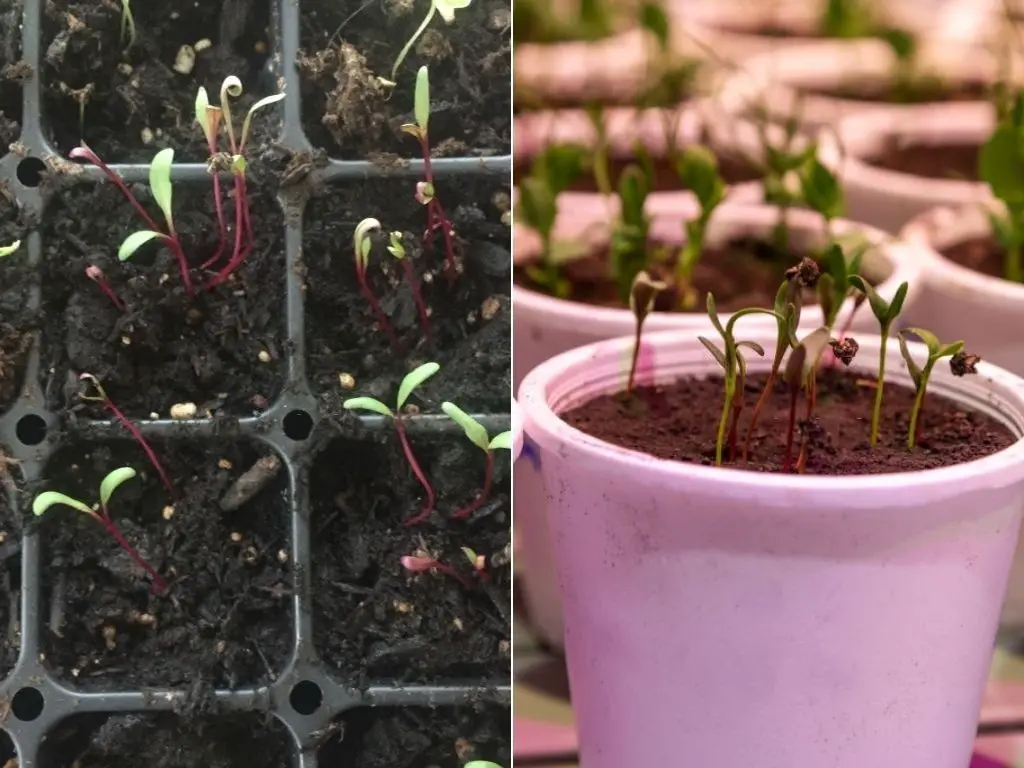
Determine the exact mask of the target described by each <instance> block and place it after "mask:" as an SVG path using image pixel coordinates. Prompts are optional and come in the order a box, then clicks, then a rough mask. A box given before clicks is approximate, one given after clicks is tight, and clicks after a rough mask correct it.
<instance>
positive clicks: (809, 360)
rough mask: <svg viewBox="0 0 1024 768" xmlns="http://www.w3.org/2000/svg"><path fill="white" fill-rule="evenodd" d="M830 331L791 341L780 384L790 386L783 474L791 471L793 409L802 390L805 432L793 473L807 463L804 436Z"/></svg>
mask: <svg viewBox="0 0 1024 768" xmlns="http://www.w3.org/2000/svg"><path fill="white" fill-rule="evenodd" d="M831 333H832V329H831V328H828V327H827V326H822V327H821V328H817V329H816V330H813V331H811V332H810V333H809V334H807V335H806V336H805V337H804V338H803V339H800V340H797V339H796V338H793V340H792V344H793V351H792V352H791V353H790V355H789V359H788V360H787V361H786V369H785V371H784V372H783V376H782V378H783V380H784V381H785V382H786V384H787V385H788V386H789V427H788V431H787V433H786V457H785V463H784V464H783V471H784V472H788V471H789V470H790V469H792V468H793V431H794V430H795V428H796V405H797V399H798V398H799V396H800V392H801V390H804V391H806V392H807V414H806V417H805V420H804V421H805V425H806V427H805V429H804V432H803V436H802V437H801V440H800V454H799V456H798V457H797V462H796V469H797V471H798V472H801V473H802V472H803V471H804V467H805V464H806V460H807V433H808V429H807V428H809V427H810V424H811V420H812V419H813V418H814V407H815V406H816V405H817V402H818V363H819V362H820V360H821V356H822V354H824V352H825V350H826V349H828V348H829V342H830V337H831Z"/></svg>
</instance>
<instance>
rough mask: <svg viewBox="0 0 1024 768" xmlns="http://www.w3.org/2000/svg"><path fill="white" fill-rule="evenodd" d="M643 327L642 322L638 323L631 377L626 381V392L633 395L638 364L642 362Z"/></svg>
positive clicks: (634, 340)
mask: <svg viewBox="0 0 1024 768" xmlns="http://www.w3.org/2000/svg"><path fill="white" fill-rule="evenodd" d="M642 332H643V328H642V326H641V325H640V323H637V324H636V331H635V332H634V333H635V335H634V337H633V357H632V359H631V360H630V362H629V379H628V380H627V381H626V394H627V395H632V394H633V389H634V388H635V387H636V366H637V364H638V363H639V362H640V336H641V334H642Z"/></svg>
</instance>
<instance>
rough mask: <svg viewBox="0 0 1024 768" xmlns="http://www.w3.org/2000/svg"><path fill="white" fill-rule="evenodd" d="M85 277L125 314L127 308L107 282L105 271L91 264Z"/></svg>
mask: <svg viewBox="0 0 1024 768" xmlns="http://www.w3.org/2000/svg"><path fill="white" fill-rule="evenodd" d="M85 276H86V277H88V278H89V279H90V280H92V281H93V282H94V283H96V285H98V286H99V287H100V290H101V291H102V292H103V295H104V296H106V297H107V298H108V299H110V301H111V303H112V304H113V305H114V306H115V307H117V308H118V309H119V310H121V311H122V312H124V310H125V306H124V302H123V301H121V298H120V297H119V296H118V295H117V293H115V291H114V289H113V288H111V287H110V283H108V282H107V276H106V275H104V274H103V270H102V269H100V268H99V267H97V266H96V265H95V264H90V265H89V266H88V267H86V268H85Z"/></svg>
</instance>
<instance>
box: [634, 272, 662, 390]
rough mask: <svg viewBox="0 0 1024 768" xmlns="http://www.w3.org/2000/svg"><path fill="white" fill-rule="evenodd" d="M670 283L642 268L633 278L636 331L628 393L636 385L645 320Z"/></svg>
mask: <svg viewBox="0 0 1024 768" xmlns="http://www.w3.org/2000/svg"><path fill="white" fill-rule="evenodd" d="M667 287H668V285H667V284H666V283H664V282H662V281H661V280H655V279H653V278H652V277H651V276H650V275H649V274H647V272H646V271H644V270H640V271H639V272H638V273H637V274H636V277H634V278H633V285H632V288H631V289H630V291H629V309H630V311H631V312H632V313H633V318H634V319H635V320H636V326H635V328H636V331H635V335H634V338H633V358H632V361H631V362H630V366H629V379H628V380H627V383H626V393H627V394H632V393H633V389H634V387H635V386H636V366H637V363H638V362H639V360H640V343H641V335H642V333H643V327H644V321H645V320H646V319H647V316H648V315H649V314H650V313H651V310H653V309H654V302H655V300H656V299H657V298H658V294H659V293H661V292H662V291H664V290H665V289H666V288H667Z"/></svg>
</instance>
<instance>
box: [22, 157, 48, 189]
mask: <svg viewBox="0 0 1024 768" xmlns="http://www.w3.org/2000/svg"><path fill="white" fill-rule="evenodd" d="M45 170H46V163H44V162H43V161H42V160H40V159H39V158H38V157H26V158H25V159H24V160H22V161H21V162H20V163H18V181H20V182H21V183H22V184H24V185H25V186H26V187H38V186H39V183H40V182H41V181H42V180H43V172H44V171H45Z"/></svg>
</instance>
